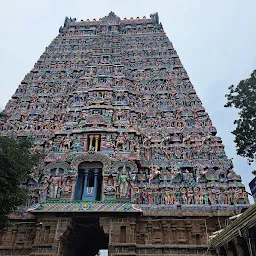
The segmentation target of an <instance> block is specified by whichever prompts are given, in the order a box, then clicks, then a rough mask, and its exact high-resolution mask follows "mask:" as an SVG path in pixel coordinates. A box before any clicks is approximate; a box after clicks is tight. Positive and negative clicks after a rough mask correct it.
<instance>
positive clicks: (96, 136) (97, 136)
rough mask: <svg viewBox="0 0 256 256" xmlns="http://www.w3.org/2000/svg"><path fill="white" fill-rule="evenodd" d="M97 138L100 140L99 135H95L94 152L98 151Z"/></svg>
mask: <svg viewBox="0 0 256 256" xmlns="http://www.w3.org/2000/svg"><path fill="white" fill-rule="evenodd" d="M99 138H100V135H95V152H97V151H98V149H99V146H100V145H99Z"/></svg>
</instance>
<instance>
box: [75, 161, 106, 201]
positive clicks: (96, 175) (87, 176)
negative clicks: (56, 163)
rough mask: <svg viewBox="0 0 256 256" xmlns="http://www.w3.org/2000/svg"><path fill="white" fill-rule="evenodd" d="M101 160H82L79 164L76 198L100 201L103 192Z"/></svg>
mask: <svg viewBox="0 0 256 256" xmlns="http://www.w3.org/2000/svg"><path fill="white" fill-rule="evenodd" d="M102 168H103V164H102V163H101V162H98V161H95V162H82V163H80V164H79V166H78V176H77V180H76V190H75V197H74V199H75V200H85V201H100V200H101V192H102Z"/></svg>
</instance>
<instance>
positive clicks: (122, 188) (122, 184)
mask: <svg viewBox="0 0 256 256" xmlns="http://www.w3.org/2000/svg"><path fill="white" fill-rule="evenodd" d="M129 182H130V177H129V175H128V174H127V171H126V167H125V166H124V167H123V169H122V171H121V173H120V174H119V177H118V182H117V186H118V187H119V197H120V198H127V197H128V194H129V193H128V192H129Z"/></svg>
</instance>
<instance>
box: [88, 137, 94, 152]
mask: <svg viewBox="0 0 256 256" xmlns="http://www.w3.org/2000/svg"><path fill="white" fill-rule="evenodd" d="M89 138H90V144H89V150H91V147H92V142H93V139H94V135H90V136H89Z"/></svg>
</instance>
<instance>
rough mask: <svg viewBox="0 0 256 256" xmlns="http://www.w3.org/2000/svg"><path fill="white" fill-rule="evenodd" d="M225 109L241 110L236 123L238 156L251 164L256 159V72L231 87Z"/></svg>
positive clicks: (235, 133) (234, 132) (235, 132)
mask: <svg viewBox="0 0 256 256" xmlns="http://www.w3.org/2000/svg"><path fill="white" fill-rule="evenodd" d="M225 96H226V97H227V100H228V102H227V104H226V105H225V107H235V108H237V109H239V113H238V114H239V118H238V119H237V120H235V121H234V124H236V129H235V130H234V131H233V132H232V133H233V134H234V135H235V143H236V148H237V154H238V155H240V156H243V157H246V158H247V159H248V161H249V163H251V162H253V161H255V159H256V136H255V131H256V70H254V71H253V72H252V74H251V77H250V78H248V79H245V80H242V81H240V83H239V84H238V85H237V86H236V87H235V86H234V85H231V86H230V87H229V94H226V95H225Z"/></svg>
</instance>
